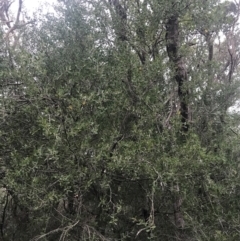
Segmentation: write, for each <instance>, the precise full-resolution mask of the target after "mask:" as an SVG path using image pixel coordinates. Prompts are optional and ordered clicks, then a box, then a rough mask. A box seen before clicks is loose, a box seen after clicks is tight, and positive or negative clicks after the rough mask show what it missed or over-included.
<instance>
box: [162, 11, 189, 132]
mask: <svg viewBox="0 0 240 241" xmlns="http://www.w3.org/2000/svg"><path fill="white" fill-rule="evenodd" d="M166 47H167V54H168V57H169V60H170V64H171V65H172V67H173V68H172V69H173V71H174V78H175V80H176V82H177V84H178V97H179V100H180V115H181V122H182V131H183V132H187V131H188V118H189V115H188V96H189V92H188V89H187V80H188V76H187V70H186V67H185V63H184V60H183V57H182V56H181V55H180V54H179V21H178V17H177V16H176V15H173V16H171V17H169V19H168V21H167V24H166Z"/></svg>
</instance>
